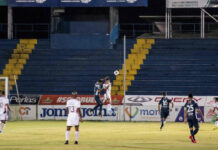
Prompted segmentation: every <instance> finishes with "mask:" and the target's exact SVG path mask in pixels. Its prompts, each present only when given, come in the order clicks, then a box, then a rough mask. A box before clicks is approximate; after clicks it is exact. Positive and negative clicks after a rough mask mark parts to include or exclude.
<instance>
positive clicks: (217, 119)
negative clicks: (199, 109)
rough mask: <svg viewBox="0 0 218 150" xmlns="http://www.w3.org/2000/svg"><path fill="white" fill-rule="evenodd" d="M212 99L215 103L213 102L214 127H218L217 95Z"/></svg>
mask: <svg viewBox="0 0 218 150" xmlns="http://www.w3.org/2000/svg"><path fill="white" fill-rule="evenodd" d="M214 100H215V104H214V108H213V112H214V113H215V115H216V121H215V126H216V128H218V97H215V98H214Z"/></svg>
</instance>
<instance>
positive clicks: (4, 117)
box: [0, 113, 8, 121]
mask: <svg viewBox="0 0 218 150" xmlns="http://www.w3.org/2000/svg"><path fill="white" fill-rule="evenodd" d="M0 120H1V121H2V120H3V121H4V120H8V114H7V113H3V114H0Z"/></svg>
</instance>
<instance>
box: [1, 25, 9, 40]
mask: <svg viewBox="0 0 218 150" xmlns="http://www.w3.org/2000/svg"><path fill="white" fill-rule="evenodd" d="M7 33H8V32H7V24H6V23H0V38H2V39H3V38H4V39H5V38H7Z"/></svg>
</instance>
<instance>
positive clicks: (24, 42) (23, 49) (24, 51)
mask: <svg viewBox="0 0 218 150" xmlns="http://www.w3.org/2000/svg"><path fill="white" fill-rule="evenodd" d="M11 42H13V41H11ZM16 42H18V41H15V42H14V43H15V44H16ZM7 44H8V45H10V44H11V45H10V46H9V47H7V48H8V49H12V46H13V45H12V44H13V43H10V42H9V43H8V42H4V41H3V44H2V45H7ZM35 44H37V40H36V39H21V40H20V42H19V43H18V44H16V45H17V47H16V49H14V50H13V51H12V52H11V54H9V53H8V56H9V55H10V57H9V58H8V63H2V64H6V65H5V66H4V69H3V73H2V74H1V76H3V77H9V89H10V90H12V89H13V86H14V85H15V80H14V79H15V78H16V79H18V76H19V75H21V71H22V69H23V68H24V65H25V64H26V61H27V59H29V54H31V53H32V50H33V49H34V48H35ZM9 51H10V50H9ZM2 66H3V65H2ZM1 88H3V87H2V86H1Z"/></svg>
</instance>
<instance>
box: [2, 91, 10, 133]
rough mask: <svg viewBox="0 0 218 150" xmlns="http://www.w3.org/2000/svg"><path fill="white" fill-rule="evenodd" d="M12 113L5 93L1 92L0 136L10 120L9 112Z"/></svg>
mask: <svg viewBox="0 0 218 150" xmlns="http://www.w3.org/2000/svg"><path fill="white" fill-rule="evenodd" d="M8 110H9V111H10V107H9V100H8V98H6V97H5V92H4V91H1V92H0V124H1V126H0V134H1V133H2V131H3V129H4V127H5V124H6V121H7V120H8V115H7V111H8Z"/></svg>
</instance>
